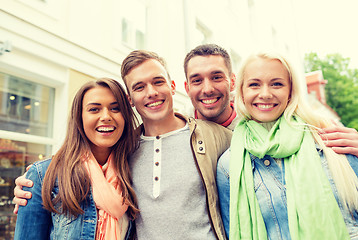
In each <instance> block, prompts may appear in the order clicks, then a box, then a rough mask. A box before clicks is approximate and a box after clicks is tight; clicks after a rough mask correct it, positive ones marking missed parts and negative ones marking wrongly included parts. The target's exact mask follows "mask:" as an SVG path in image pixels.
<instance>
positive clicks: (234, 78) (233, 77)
mask: <svg viewBox="0 0 358 240" xmlns="http://www.w3.org/2000/svg"><path fill="white" fill-rule="evenodd" d="M235 82H236V76H235V74H234V73H232V74H231V77H230V92H232V91H234V90H235Z"/></svg>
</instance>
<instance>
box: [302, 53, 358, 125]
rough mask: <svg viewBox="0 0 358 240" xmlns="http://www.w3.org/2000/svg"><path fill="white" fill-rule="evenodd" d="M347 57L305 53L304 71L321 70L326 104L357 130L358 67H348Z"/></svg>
mask: <svg viewBox="0 0 358 240" xmlns="http://www.w3.org/2000/svg"><path fill="white" fill-rule="evenodd" d="M349 62H350V59H349V58H344V57H342V56H341V55H340V54H338V53H335V54H327V55H326V56H325V57H323V58H320V57H319V56H318V55H317V53H309V54H306V55H305V62H304V67H305V71H306V72H311V71H316V70H321V71H322V73H323V77H324V79H326V80H327V81H328V83H327V85H326V88H325V90H326V99H327V104H328V105H329V106H330V107H331V108H333V109H334V111H336V112H337V113H338V115H339V116H340V117H341V121H342V123H343V124H344V125H345V126H347V127H351V128H355V129H357V130H358V69H349Z"/></svg>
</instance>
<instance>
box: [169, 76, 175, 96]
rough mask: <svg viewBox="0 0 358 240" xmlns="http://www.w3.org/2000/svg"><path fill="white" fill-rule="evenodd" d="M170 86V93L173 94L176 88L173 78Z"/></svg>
mask: <svg viewBox="0 0 358 240" xmlns="http://www.w3.org/2000/svg"><path fill="white" fill-rule="evenodd" d="M170 87H171V89H172V95H174V94H175V89H176V85H175V82H174V80H172V82H171V85H170Z"/></svg>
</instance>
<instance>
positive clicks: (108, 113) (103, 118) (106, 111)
mask: <svg viewBox="0 0 358 240" xmlns="http://www.w3.org/2000/svg"><path fill="white" fill-rule="evenodd" d="M111 120H112V115H111V111H110V110H109V109H108V108H103V110H102V114H101V121H103V122H104V121H111Z"/></svg>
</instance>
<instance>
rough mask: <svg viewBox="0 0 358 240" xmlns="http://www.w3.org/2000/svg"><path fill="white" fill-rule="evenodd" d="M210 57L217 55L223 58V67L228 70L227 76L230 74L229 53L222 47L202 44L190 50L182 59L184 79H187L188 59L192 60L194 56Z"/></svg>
mask: <svg viewBox="0 0 358 240" xmlns="http://www.w3.org/2000/svg"><path fill="white" fill-rule="evenodd" d="M211 55H218V56H221V57H223V59H224V61H225V65H226V67H227V69H228V70H229V74H231V73H232V67H231V60H230V55H229V53H228V52H227V51H226V50H225V49H224V48H222V47H220V46H218V45H216V44H203V45H199V46H197V47H196V48H194V49H193V50H191V51H190V52H189V53H188V54H187V55H186V56H185V59H184V72H185V77H186V78H187V77H188V76H187V71H188V63H189V61H190V59H192V58H193V57H195V56H211Z"/></svg>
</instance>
